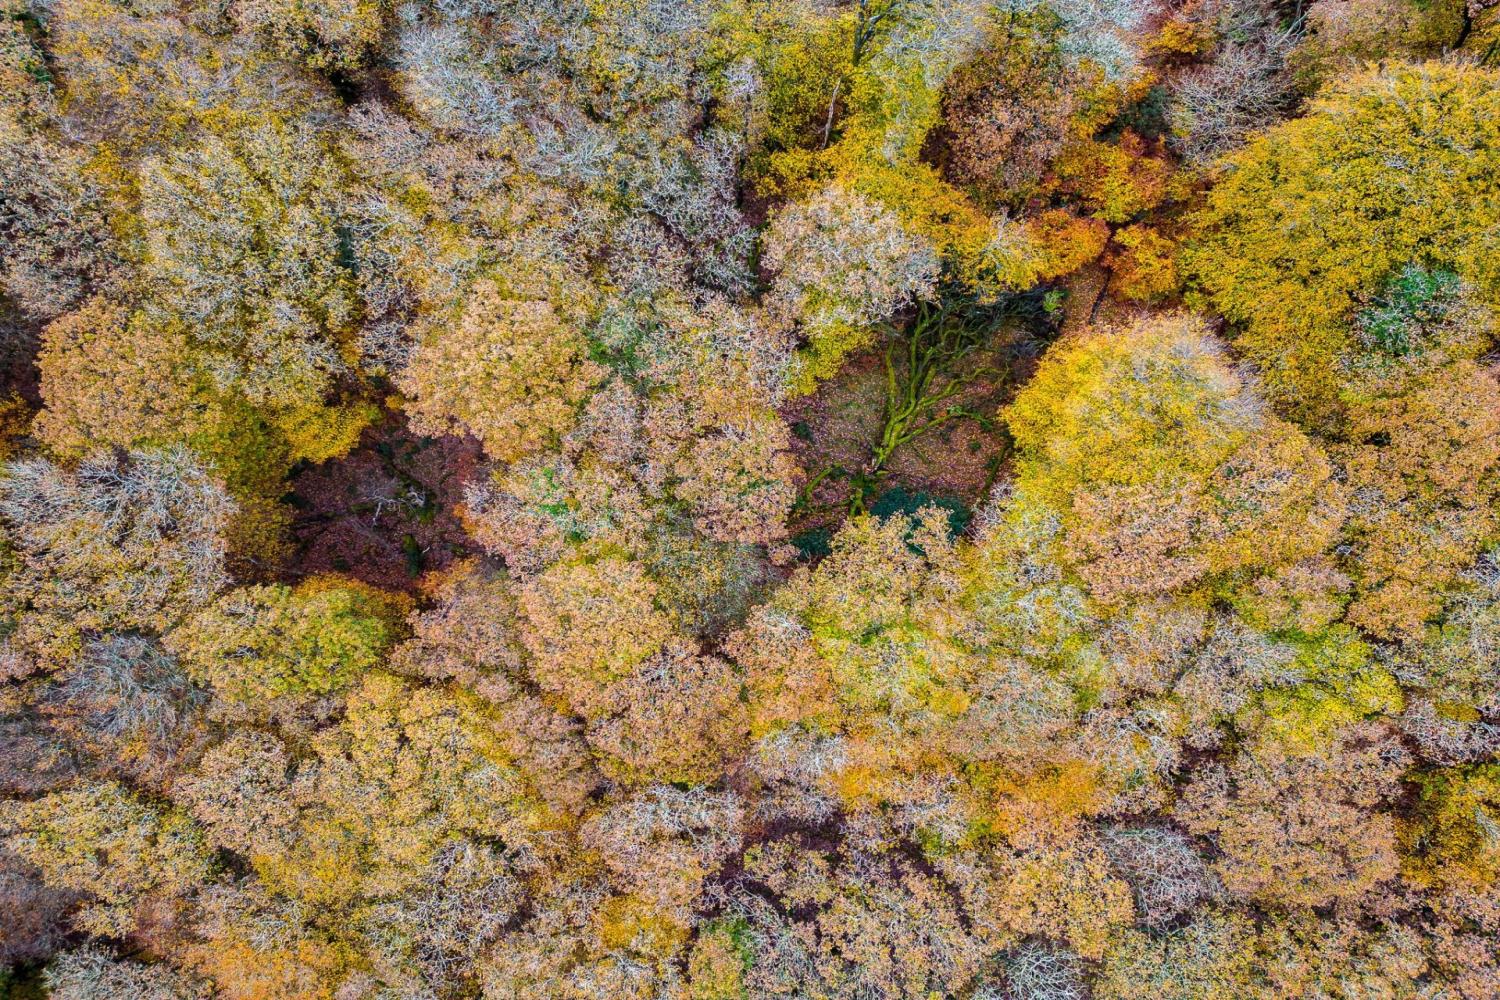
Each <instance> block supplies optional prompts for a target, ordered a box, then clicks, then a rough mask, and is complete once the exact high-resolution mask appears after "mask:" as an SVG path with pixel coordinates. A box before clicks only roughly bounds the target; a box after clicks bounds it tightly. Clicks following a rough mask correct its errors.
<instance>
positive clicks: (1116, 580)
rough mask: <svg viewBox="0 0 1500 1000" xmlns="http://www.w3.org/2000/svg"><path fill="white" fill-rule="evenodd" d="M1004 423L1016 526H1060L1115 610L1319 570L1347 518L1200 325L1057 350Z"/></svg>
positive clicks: (1308, 446)
mask: <svg viewBox="0 0 1500 1000" xmlns="http://www.w3.org/2000/svg"><path fill="white" fill-rule="evenodd" d="M1005 418H1006V422H1007V424H1008V426H1009V428H1010V432H1011V435H1012V437H1013V438H1014V439H1015V441H1016V446H1017V449H1018V451H1019V463H1018V468H1017V477H1016V479H1017V482H1016V495H1015V498H1014V499H1013V500H1012V508H1013V513H1012V514H1011V516H1021V512H1022V511H1025V510H1028V509H1030V508H1032V507H1036V508H1039V509H1044V510H1047V511H1049V512H1051V513H1052V516H1057V517H1060V518H1061V523H1062V531H1063V534H1062V538H1061V555H1062V558H1063V559H1064V560H1065V562H1066V563H1067V564H1068V565H1069V566H1070V567H1071V568H1073V569H1074V571H1075V572H1077V573H1078V574H1079V576H1080V577H1081V578H1082V580H1083V581H1084V582H1085V583H1086V585H1087V586H1088V588H1089V590H1090V592H1091V593H1092V595H1093V596H1094V597H1095V598H1097V599H1098V600H1100V601H1103V602H1106V603H1117V602H1119V601H1121V600H1122V599H1124V598H1126V597H1128V596H1134V595H1147V594H1153V593H1155V594H1160V593H1164V592H1171V591H1174V590H1180V589H1183V588H1186V587H1188V586H1191V585H1193V584H1194V583H1196V582H1198V581H1200V580H1203V579H1205V578H1212V577H1215V576H1220V575H1223V574H1230V573H1237V574H1241V575H1245V574H1253V573H1255V572H1257V571H1262V572H1263V571H1267V570H1274V569H1275V568H1276V567H1278V566H1279V565H1283V564H1286V563H1291V562H1295V561H1297V560H1300V559H1304V558H1308V557H1311V556H1315V555H1317V554H1319V553H1321V552H1322V551H1323V549H1324V548H1325V547H1326V546H1327V545H1328V544H1329V542H1330V541H1331V540H1332V538H1333V536H1334V532H1335V531H1336V530H1337V529H1338V527H1339V525H1340V522H1341V520H1342V517H1343V509H1342V496H1341V492H1340V491H1339V490H1338V489H1337V487H1336V486H1335V485H1334V484H1333V483H1332V472H1333V470H1332V468H1331V467H1330V465H1329V463H1328V461H1327V459H1326V458H1325V457H1324V456H1323V455H1322V454H1321V453H1320V451H1319V450H1318V448H1317V447H1316V446H1315V445H1314V444H1313V443H1312V442H1310V441H1309V440H1308V439H1307V438H1305V437H1304V436H1303V435H1302V434H1301V433H1300V432H1298V431H1297V430H1296V429H1295V428H1293V427H1291V426H1290V425H1288V424H1286V423H1284V422H1282V421H1281V420H1278V419H1277V418H1276V417H1274V416H1271V415H1270V414H1268V413H1267V412H1266V409H1265V406H1264V404H1263V403H1262V401H1261V400H1260V399H1259V397H1258V396H1257V394H1256V392H1255V390H1254V386H1253V385H1251V384H1249V383H1248V382H1247V381H1246V380H1245V379H1244V378H1243V377H1242V376H1241V375H1239V374H1238V373H1236V372H1235V371H1234V370H1233V369H1232V368H1231V367H1230V366H1229V364H1228V360H1227V358H1226V357H1225V355H1224V353H1223V350H1222V348H1220V347H1219V346H1218V345H1217V344H1216V343H1214V341H1213V340H1212V339H1211V337H1210V336H1209V334H1208V332H1207V330H1206V329H1205V328H1204V326H1203V325H1202V323H1201V321H1199V320H1197V319H1194V318H1192V317H1189V316H1183V315H1177V316H1167V317H1161V318H1155V319H1143V320H1140V321H1138V322H1136V323H1135V324H1134V325H1132V326H1131V327H1129V328H1127V329H1125V330H1122V331H1103V330H1092V331H1088V332H1086V333H1084V334H1083V335H1082V336H1080V337H1078V338H1076V339H1074V340H1072V341H1069V342H1064V343H1062V344H1060V345H1058V349H1056V350H1054V351H1052V352H1050V353H1049V354H1048V356H1047V357H1046V358H1045V359H1044V361H1043V362H1042V364H1041V366H1040V367H1039V369H1038V371H1037V373H1036V376H1035V377H1034V378H1033V379H1032V381H1031V382H1030V383H1028V385H1027V386H1026V388H1025V389H1024V390H1022V392H1021V393H1019V394H1018V395H1017V397H1016V399H1015V400H1014V402H1012V404H1011V405H1010V406H1009V408H1008V409H1007V410H1006V411H1005ZM1289 469H1290V470H1295V471H1294V472H1292V473H1291V474H1288V473H1287V470H1289Z"/></svg>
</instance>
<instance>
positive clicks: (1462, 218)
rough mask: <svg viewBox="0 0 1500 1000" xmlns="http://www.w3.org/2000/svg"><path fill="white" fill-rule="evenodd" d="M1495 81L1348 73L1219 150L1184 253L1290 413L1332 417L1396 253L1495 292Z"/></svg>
mask: <svg viewBox="0 0 1500 1000" xmlns="http://www.w3.org/2000/svg"><path fill="white" fill-rule="evenodd" d="M1497 80H1500V77H1497V75H1496V73H1495V72H1494V71H1492V70H1487V69H1483V68H1478V67H1473V66H1464V65H1458V64H1448V63H1426V64H1423V65H1406V64H1397V65H1392V66H1389V67H1387V68H1385V69H1376V70H1369V71H1365V72H1361V73H1356V74H1354V75H1352V76H1350V77H1348V78H1347V79H1345V80H1342V81H1340V82H1339V83H1338V84H1336V85H1334V86H1332V87H1330V88H1329V89H1328V90H1327V91H1325V92H1324V93H1323V94H1321V95H1320V96H1319V97H1318V98H1317V99H1315V100H1314V101H1313V102H1312V104H1311V106H1310V108H1309V113H1308V114H1307V115H1305V116H1303V117H1301V118H1297V119H1295V120H1292V121H1289V122H1285V123H1283V124H1281V125H1278V126H1276V127H1275V128H1273V129H1271V130H1270V131H1269V132H1268V133H1267V134H1266V135H1264V136H1263V137H1261V138H1259V139H1257V140H1256V141H1254V142H1252V143H1251V144H1250V145H1249V146H1247V147H1246V148H1245V149H1244V150H1242V151H1241V152H1239V153H1236V154H1234V155H1233V156H1231V157H1230V158H1229V160H1228V161H1227V165H1228V166H1229V168H1230V169H1229V172H1228V173H1227V174H1226V176H1225V180H1224V182H1223V183H1221V184H1219V185H1218V186H1216V187H1215V188H1214V189H1213V191H1212V192H1211V193H1210V195H1209V198H1208V205H1207V208H1206V209H1205V210H1204V212H1203V213H1202V215H1201V217H1200V219H1199V223H1200V225H1201V227H1202V231H1201V234H1200V236H1199V238H1198V240H1197V241H1196V242H1195V244H1194V245H1193V247H1191V248H1190V249H1189V251H1188V252H1187V254H1186V257H1185V261H1186V264H1187V267H1188V271H1189V272H1190V273H1191V274H1192V275H1193V276H1194V277H1195V278H1196V280H1197V281H1198V282H1199V283H1200V285H1201V286H1202V287H1203V289H1204V290H1205V291H1206V292H1207V293H1208V294H1209V295H1210V296H1212V298H1213V301H1214V303H1215V304H1216V305H1217V306H1218V308H1219V309H1220V310H1221V311H1222V312H1223V313H1224V314H1225V315H1226V316H1227V317H1228V318H1229V319H1230V320H1232V321H1233V322H1234V323H1236V324H1240V325H1241V327H1242V332H1241V333H1240V334H1239V337H1238V343H1239V344H1240V346H1241V347H1242V349H1243V350H1244V351H1245V353H1246V354H1247V355H1248V356H1249V357H1250V358H1251V359H1252V360H1253V361H1254V362H1255V363H1256V364H1257V365H1258V366H1259V367H1260V369H1261V370H1262V371H1263V372H1264V373H1265V377H1266V385H1267V389H1268V390H1269V392H1270V394H1271V396H1272V398H1273V399H1275V400H1276V401H1277V402H1280V403H1284V404H1286V405H1287V406H1288V407H1289V408H1290V409H1291V410H1292V412H1294V413H1296V414H1297V415H1298V417H1299V419H1302V420H1303V421H1305V422H1308V423H1310V424H1311V425H1312V426H1314V427H1317V428H1320V429H1326V428H1329V427H1331V426H1334V425H1336V423H1337V417H1338V396H1339V391H1340V389H1341V381H1342V380H1341V378H1340V369H1339V365H1338V363H1337V361H1338V359H1339V358H1340V357H1342V356H1344V355H1346V354H1347V353H1349V352H1350V351H1351V349H1352V348H1353V346H1354V343H1355V332H1354V330H1353V329H1352V328H1351V323H1350V319H1351V318H1352V314H1353V313H1354V312H1355V311H1357V309H1358V306H1359V303H1360V302H1361V300H1362V299H1367V298H1368V297H1369V296H1373V295H1375V294H1378V293H1379V292H1380V291H1381V290H1382V286H1383V285H1384V284H1385V283H1386V282H1387V280H1388V279H1389V278H1390V277H1391V276H1393V275H1394V274H1396V273H1399V272H1400V271H1401V270H1402V269H1403V268H1405V267H1406V266H1407V265H1408V264H1410V263H1412V262H1424V263H1426V264H1427V266H1436V267H1439V268H1443V269H1446V270H1449V271H1451V272H1452V273H1454V274H1456V275H1458V276H1459V277H1460V278H1461V279H1463V280H1464V281H1467V282H1469V283H1471V284H1472V285H1473V286H1474V288H1475V289H1476V294H1477V295H1478V296H1479V297H1480V298H1481V300H1484V301H1491V302H1492V301H1494V299H1495V296H1496V295H1497V294H1500V275H1497V274H1496V273H1495V271H1494V269H1493V267H1492V261H1493V258H1494V244H1493V239H1494V234H1495V232H1496V231H1497V230H1496V222H1497V217H1496V215H1495V211H1496V210H1495V207H1494V206H1495V205H1496V204H1500V202H1497V201H1496V199H1495V197H1494V192H1495V190H1496V181H1495V177H1496V171H1495V169H1494V167H1493V164H1492V160H1493V158H1494V155H1495V154H1494V153H1493V150H1494V149H1495V148H1496V145H1497V144H1496V142H1495V137H1496V135H1497V134H1500V133H1497V129H1500V126H1497V125H1496V122H1497V120H1500V116H1497V115H1496V108H1497V107H1500V84H1497ZM1486 137H1488V138H1486Z"/></svg>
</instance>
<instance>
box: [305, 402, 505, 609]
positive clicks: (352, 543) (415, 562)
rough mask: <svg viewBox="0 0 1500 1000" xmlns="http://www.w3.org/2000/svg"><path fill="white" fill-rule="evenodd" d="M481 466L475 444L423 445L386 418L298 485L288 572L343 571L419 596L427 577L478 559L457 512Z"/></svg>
mask: <svg viewBox="0 0 1500 1000" xmlns="http://www.w3.org/2000/svg"><path fill="white" fill-rule="evenodd" d="M483 465H484V457H483V455H482V454H481V452H480V448H479V442H478V441H477V440H476V439H474V438H471V437H456V436H452V435H449V436H445V437H436V438H432V437H422V436H420V435H416V434H413V433H412V432H411V431H409V430H408V429H407V428H406V421H405V419H404V418H402V417H401V416H400V415H398V414H390V415H388V416H387V417H386V418H385V419H384V420H382V421H380V422H379V423H377V424H375V425H373V426H371V427H369V428H367V429H366V430H365V432H364V435H363V436H362V437H361V439H360V443H359V446H358V447H357V448H355V449H354V450H353V451H352V452H350V453H349V454H348V455H346V456H344V457H343V458H338V459H333V460H332V461H328V462H323V463H322V464H320V465H314V466H310V467H308V468H307V469H304V470H303V471H301V472H300V473H298V474H297V475H296V476H294V477H293V478H292V482H291V494H290V496H289V497H288V499H289V500H290V502H291V504H292V506H293V507H294V508H295V509H296V514H295V515H294V518H293V521H292V536H293V541H294V544H295V545H296V549H297V552H296V555H295V557H294V558H293V559H292V560H291V561H290V564H289V565H290V567H291V568H292V570H293V572H294V573H295V575H297V576H312V575H315V574H318V573H333V572H337V573H345V574H348V575H349V576H352V577H354V578H355V579H358V580H362V581H364V582H365V583H369V584H373V585H375V586H377V587H385V588H389V589H397V590H399V589H411V588H412V587H414V586H415V585H416V582H417V580H418V578H419V577H420V576H421V574H422V573H424V572H426V571H428V570H441V569H444V568H446V567H447V566H449V565H451V564H452V563H454V562H455V561H457V560H459V559H462V558H464V557H465V556H468V555H472V554H473V553H474V551H475V548H474V544H473V542H472V540H471V539H470V538H469V536H468V534H467V533H466V532H465V531H464V529H463V525H462V524H461V523H460V522H459V520H458V514H457V507H458V505H459V503H460V502H462V500H463V494H464V487H465V486H467V485H468V484H469V483H470V482H473V481H474V480H475V479H476V478H477V477H478V476H480V475H482V474H483Z"/></svg>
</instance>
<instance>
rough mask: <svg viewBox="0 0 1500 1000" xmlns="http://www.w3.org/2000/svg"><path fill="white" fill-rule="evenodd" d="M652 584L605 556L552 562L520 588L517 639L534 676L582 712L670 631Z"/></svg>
mask: <svg viewBox="0 0 1500 1000" xmlns="http://www.w3.org/2000/svg"><path fill="white" fill-rule="evenodd" d="M656 589H657V588H656V584H655V583H654V582H653V581H652V580H651V579H650V577H648V576H647V575H646V574H645V572H644V571H643V570H642V569H641V567H640V565H639V564H637V563H634V562H629V561H627V560H624V559H621V558H619V557H617V556H607V557H605V558H602V559H599V560H598V561H595V562H580V563H559V564H557V565H556V566H554V567H552V568H551V569H549V570H547V571H546V572H545V573H543V574H541V575H540V576H538V577H537V578H536V579H535V580H533V581H532V582H531V583H529V584H527V586H526V587H525V588H523V589H522V591H521V594H520V601H521V611H522V614H523V615H524V616H525V619H526V623H527V626H528V628H527V629H526V631H525V632H524V633H523V640H524V641H525V643H526V646H527V649H528V650H530V652H531V655H532V657H533V670H534V671H535V673H536V679H537V681H538V683H540V684H541V685H542V686H543V687H544V688H547V689H548V690H551V691H554V692H556V693H558V694H561V695H562V696H563V697H565V698H567V699H568V701H569V702H570V703H571V704H572V706H573V708H574V710H575V711H578V712H579V713H580V714H583V715H590V714H593V713H592V711H591V709H593V708H594V706H596V705H597V704H598V701H599V699H600V698H601V696H602V695H603V692H604V690H605V685H606V684H607V683H608V682H610V681H613V680H618V679H619V678H621V677H624V676H626V675H627V674H628V673H629V672H630V671H631V670H632V669H633V668H634V667H635V666H636V665H637V664H639V663H641V662H642V661H644V660H645V659H646V658H647V657H649V656H651V655H652V654H653V653H655V652H657V651H658V650H659V649H661V648H662V646H663V645H664V644H665V643H666V641H667V639H668V637H669V636H670V634H671V627H670V623H669V622H668V620H667V618H666V617H665V616H664V615H663V614H662V613H661V612H660V611H659V610H657V608H656V605H655V601H654V597H655V594H656Z"/></svg>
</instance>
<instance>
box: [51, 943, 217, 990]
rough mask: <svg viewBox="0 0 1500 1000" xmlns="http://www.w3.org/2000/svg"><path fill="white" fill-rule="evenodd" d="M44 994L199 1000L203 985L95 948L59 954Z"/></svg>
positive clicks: (166, 968) (170, 970)
mask: <svg viewBox="0 0 1500 1000" xmlns="http://www.w3.org/2000/svg"><path fill="white" fill-rule="evenodd" d="M46 982H47V992H48V995H49V996H51V997H55V998H56V1000H200V998H203V997H207V996H208V995H209V991H208V988H207V986H206V985H205V984H203V983H200V982H197V981H195V980H193V979H191V978H189V977H188V976H185V975H183V974H182V973H180V972H178V971H177V970H175V969H173V968H172V967H171V966H170V965H166V964H164V963H152V964H149V965H147V964H142V963H139V962H130V961H126V960H123V959H119V958H116V957H115V956H113V955H111V954H110V953H109V952H107V951H105V950H104V949H102V948H100V947H98V946H97V945H85V946H84V947H82V948H78V949H75V950H73V951H66V952H63V953H62V954H61V955H58V956H57V958H55V959H53V960H52V964H51V965H49V966H48V967H47V973H46Z"/></svg>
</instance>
